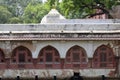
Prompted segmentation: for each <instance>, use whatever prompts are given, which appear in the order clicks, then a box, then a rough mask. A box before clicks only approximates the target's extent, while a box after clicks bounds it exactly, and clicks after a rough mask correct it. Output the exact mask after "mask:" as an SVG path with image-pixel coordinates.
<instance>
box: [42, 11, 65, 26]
mask: <svg viewBox="0 0 120 80" xmlns="http://www.w3.org/2000/svg"><path fill="white" fill-rule="evenodd" d="M60 19H65V17H64V16H62V15H61V14H60V13H59V12H58V11H57V10H56V9H51V10H50V12H49V13H48V14H47V15H45V16H44V17H43V18H42V20H41V23H43V24H44V23H54V22H55V21H56V20H60Z"/></svg>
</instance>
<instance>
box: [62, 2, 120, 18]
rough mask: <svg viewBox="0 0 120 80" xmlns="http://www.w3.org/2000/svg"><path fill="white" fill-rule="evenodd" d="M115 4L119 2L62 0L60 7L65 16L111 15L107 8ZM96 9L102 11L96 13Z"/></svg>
mask: <svg viewBox="0 0 120 80" xmlns="http://www.w3.org/2000/svg"><path fill="white" fill-rule="evenodd" d="M117 4H119V3H118V2H117V0H63V1H62V3H61V4H60V9H61V12H62V14H64V15H65V16H66V17H67V18H85V17H87V16H89V17H92V16H95V15H100V14H104V13H105V14H108V15H109V17H111V15H110V13H109V10H110V9H111V8H112V6H114V5H117ZM96 9H100V10H101V11H102V12H101V13H100V14H96V13H95V10H96Z"/></svg>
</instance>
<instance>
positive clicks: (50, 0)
mask: <svg viewBox="0 0 120 80" xmlns="http://www.w3.org/2000/svg"><path fill="white" fill-rule="evenodd" d="M46 3H47V5H48V6H49V7H50V8H57V7H58V5H59V0H47V2H46Z"/></svg>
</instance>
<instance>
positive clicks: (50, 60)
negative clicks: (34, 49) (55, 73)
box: [37, 45, 60, 69]
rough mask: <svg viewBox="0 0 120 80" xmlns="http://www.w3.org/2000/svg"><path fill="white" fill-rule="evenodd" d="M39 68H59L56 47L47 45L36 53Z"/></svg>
mask: <svg viewBox="0 0 120 80" xmlns="http://www.w3.org/2000/svg"><path fill="white" fill-rule="evenodd" d="M37 61H38V63H39V64H40V65H39V68H54V69H55V68H60V55H59V52H58V50H57V49H56V48H54V47H52V46H50V45H48V46H46V47H44V48H42V49H41V51H40V52H39V55H38V60H37Z"/></svg>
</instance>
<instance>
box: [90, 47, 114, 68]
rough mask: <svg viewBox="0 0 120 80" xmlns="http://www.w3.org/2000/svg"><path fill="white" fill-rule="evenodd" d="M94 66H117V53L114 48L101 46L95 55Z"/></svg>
mask: <svg viewBox="0 0 120 80" xmlns="http://www.w3.org/2000/svg"><path fill="white" fill-rule="evenodd" d="M92 63H93V67H94V68H113V67H114V66H115V55H114V53H113V50H112V49H111V48H110V47H108V46H106V45H101V46H99V47H98V48H97V49H96V50H95V52H94V55H93V62H92Z"/></svg>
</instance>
